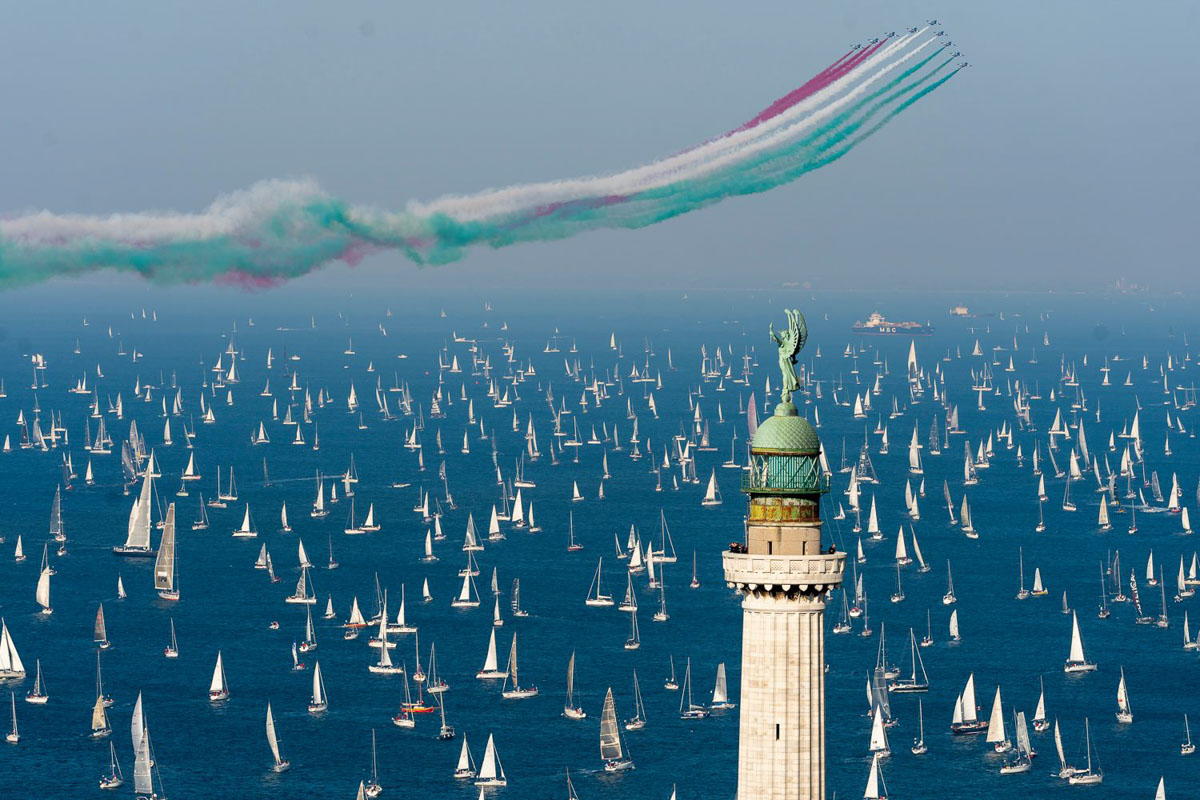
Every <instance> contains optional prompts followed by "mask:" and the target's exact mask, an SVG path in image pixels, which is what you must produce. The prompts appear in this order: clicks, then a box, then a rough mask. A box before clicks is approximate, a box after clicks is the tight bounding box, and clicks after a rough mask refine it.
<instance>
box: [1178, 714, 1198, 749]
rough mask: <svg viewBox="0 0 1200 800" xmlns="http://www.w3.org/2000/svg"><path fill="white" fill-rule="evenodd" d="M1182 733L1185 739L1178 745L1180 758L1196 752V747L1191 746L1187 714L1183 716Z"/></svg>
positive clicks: (1190, 732) (1190, 729) (1190, 728)
mask: <svg viewBox="0 0 1200 800" xmlns="http://www.w3.org/2000/svg"><path fill="white" fill-rule="evenodd" d="M1183 732H1184V735H1185V737H1186V738H1185V739H1184V742H1183V744H1181V745H1179V754H1180V755H1181V756H1190V755H1191V754H1192V753H1194V752H1196V745H1194V744H1192V726H1191V725H1189V724H1188V716H1187V714H1184V715H1183Z"/></svg>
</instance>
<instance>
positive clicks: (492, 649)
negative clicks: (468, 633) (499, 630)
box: [475, 628, 508, 680]
mask: <svg viewBox="0 0 1200 800" xmlns="http://www.w3.org/2000/svg"><path fill="white" fill-rule="evenodd" d="M475 677H476V678H478V679H479V680H501V679H503V678H506V677H508V670H507V669H504V670H501V669H500V668H499V663H498V661H497V658H496V629H495V628H492V630H491V633H490V634H489V636H488V649H487V656H485V657H484V660H483V667H482V668H481V669H480V670H479V671H478V672H476V673H475Z"/></svg>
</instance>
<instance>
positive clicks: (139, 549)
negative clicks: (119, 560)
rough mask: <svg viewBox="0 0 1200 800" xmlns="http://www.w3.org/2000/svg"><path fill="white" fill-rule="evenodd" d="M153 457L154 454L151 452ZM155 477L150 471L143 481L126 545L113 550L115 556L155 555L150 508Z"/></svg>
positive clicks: (135, 502)
mask: <svg viewBox="0 0 1200 800" xmlns="http://www.w3.org/2000/svg"><path fill="white" fill-rule="evenodd" d="M151 457H153V452H151ZM153 492H154V477H153V473H152V472H151V471H149V470H147V472H146V477H145V478H144V479H143V480H142V488H141V491H140V492H139V493H138V496H137V498H136V499H135V500H134V501H133V508H132V509H131V510H130V512H129V526H128V529H127V533H126V536H125V544H123V545H118V546H117V547H114V548H113V549H112V551H113V554H114V555H118V556H129V557H134V558H149V557H150V556H152V555H154V549H153V548H152V547H150V508H151V505H152V504H153V502H154V497H153Z"/></svg>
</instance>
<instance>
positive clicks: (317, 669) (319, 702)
mask: <svg viewBox="0 0 1200 800" xmlns="http://www.w3.org/2000/svg"><path fill="white" fill-rule="evenodd" d="M327 702H328V700H327V699H326V697H325V681H324V680H322V679H321V662H320V661H318V662H317V663H316V665H315V666H314V668H313V683H312V705H313V706H324V705H325V704H326V703H327Z"/></svg>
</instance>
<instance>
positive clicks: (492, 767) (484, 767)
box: [463, 733, 508, 786]
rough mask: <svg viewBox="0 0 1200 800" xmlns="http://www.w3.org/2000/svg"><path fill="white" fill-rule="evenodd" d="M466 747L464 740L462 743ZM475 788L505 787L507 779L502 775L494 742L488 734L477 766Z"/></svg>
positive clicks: (502, 769)
mask: <svg viewBox="0 0 1200 800" xmlns="http://www.w3.org/2000/svg"><path fill="white" fill-rule="evenodd" d="M463 746H464V747H465V746H466V740H464V741H463ZM475 785H476V786H507V785H508V778H506V777H505V775H504V765H503V764H501V763H500V755H499V754H498V753H497V752H496V740H495V737H494V736H493V735H492V734H490V733H489V734H488V740H487V747H486V748H484V751H483V761H482V762H481V763H480V765H479V773H478V775H477V776H476V778H475Z"/></svg>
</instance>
